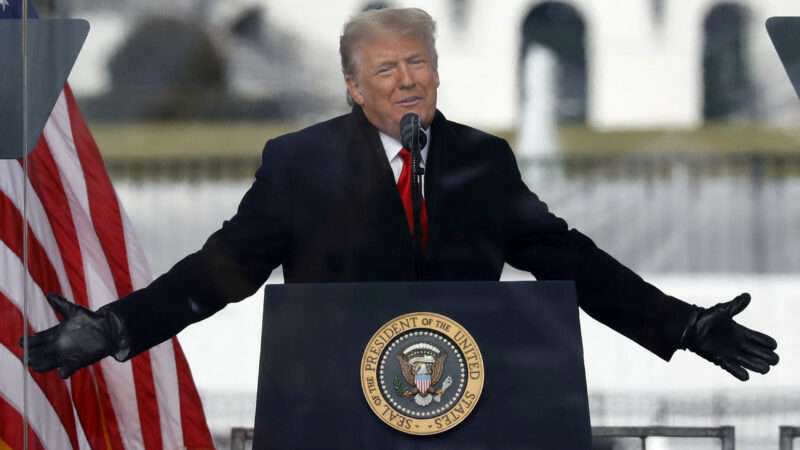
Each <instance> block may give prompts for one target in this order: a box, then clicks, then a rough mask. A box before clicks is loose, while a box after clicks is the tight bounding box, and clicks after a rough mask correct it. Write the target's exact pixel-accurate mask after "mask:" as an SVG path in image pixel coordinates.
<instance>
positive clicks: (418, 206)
mask: <svg viewBox="0 0 800 450" xmlns="http://www.w3.org/2000/svg"><path fill="white" fill-rule="evenodd" d="M415 125H416V126H415V127H414V130H413V131H414V134H413V140H412V148H411V149H409V150H411V209H412V210H413V212H414V270H415V272H416V275H417V280H421V279H422V263H423V261H424V253H423V250H422V223H421V220H422V219H421V218H422V176H423V175H425V169H424V168H423V167H422V147H423V146H424V145H425V144H424V143H422V142H421V140H420V137H421V136H425V135H424V134H423V133H422V132H421V131H420V129H419V121H416V123H415ZM423 139H424V138H423Z"/></svg>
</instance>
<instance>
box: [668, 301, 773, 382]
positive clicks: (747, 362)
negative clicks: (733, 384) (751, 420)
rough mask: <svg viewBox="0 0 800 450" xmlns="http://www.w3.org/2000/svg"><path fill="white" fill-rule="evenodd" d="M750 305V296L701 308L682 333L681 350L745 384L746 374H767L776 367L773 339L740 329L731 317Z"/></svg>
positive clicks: (742, 327)
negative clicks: (771, 368)
mask: <svg viewBox="0 0 800 450" xmlns="http://www.w3.org/2000/svg"><path fill="white" fill-rule="evenodd" d="M749 303H750V294H742V295H740V296H738V297H736V298H735V299H733V300H731V301H729V302H726V303H719V304H717V305H714V306H712V307H711V308H708V309H703V308H700V310H699V311H698V314H697V316H696V317H695V320H693V321H692V322H691V323H690V324H689V326H688V327H687V328H686V331H685V332H684V336H683V338H682V340H681V343H682V344H683V346H684V347H685V348H687V349H689V350H691V351H693V352H695V353H697V354H698V355H700V356H702V357H703V358H705V359H707V360H709V361H711V362H712V363H714V364H716V365H718V366H720V367H722V368H723V369H725V370H726V371H728V372H729V373H730V374H731V375H733V376H734V377H736V378H738V379H740V380H742V381H746V380H747V379H748V378H749V374H748V373H747V370H745V369H749V370H753V371H755V372H758V373H762V374H763V373H767V372H769V369H770V366H774V365H775V364H778V355H777V354H776V353H775V351H774V350H775V349H776V348H777V347H778V343H777V342H775V339H772V338H771V337H769V336H767V335H766V334H763V333H759V332H758V331H755V330H751V329H749V328H747V327H744V326H742V325H739V324H738V323H736V322H735V321H734V320H733V316H735V315H736V314H739V313H740V312H742V310H744V309H745V308H746V307H747V305H748V304H749Z"/></svg>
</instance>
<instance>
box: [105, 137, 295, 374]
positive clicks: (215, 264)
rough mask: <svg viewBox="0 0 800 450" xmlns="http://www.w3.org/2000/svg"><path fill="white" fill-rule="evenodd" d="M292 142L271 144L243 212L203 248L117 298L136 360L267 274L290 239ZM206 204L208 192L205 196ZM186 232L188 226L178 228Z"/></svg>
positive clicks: (115, 307)
mask: <svg viewBox="0 0 800 450" xmlns="http://www.w3.org/2000/svg"><path fill="white" fill-rule="evenodd" d="M285 150H286V149H284V148H282V146H281V145H280V144H279V143H276V142H275V141H273V142H270V143H267V145H266V147H265V149H264V152H263V157H262V164H261V167H260V168H259V169H258V171H257V172H256V176H255V181H254V182H253V184H252V186H251V187H250V188H249V190H248V191H247V193H246V194H245V195H244V197H243V198H242V200H241V203H240V204H239V207H238V210H237V212H236V214H235V215H234V216H233V217H232V218H231V219H230V220H227V221H225V222H224V223H223V225H222V228H220V229H219V230H218V231H216V232H215V233H214V234H212V235H211V236H210V237H209V238H208V240H207V241H206V243H205V244H204V245H203V247H202V248H201V249H200V250H199V251H197V252H195V253H193V254H191V255H189V256H187V257H185V258H183V259H182V260H180V261H179V262H178V263H177V264H175V265H174V266H173V267H172V268H171V269H170V270H169V271H168V272H166V273H165V274H163V275H161V276H160V277H158V278H157V279H156V280H154V281H153V282H152V283H151V284H150V285H149V286H147V287H146V288H144V289H140V290H138V291H135V292H133V293H132V294H130V295H128V296H126V297H124V298H122V299H120V300H119V301H117V302H113V303H112V304H110V305H109V308H110V309H111V311H112V312H113V313H115V314H117V315H118V316H119V317H120V318H121V319H122V321H123V323H124V324H125V328H126V331H127V333H128V338H129V342H130V348H129V349H128V351H127V352H121V353H122V355H123V358H119V359H128V358H130V357H132V356H135V355H136V354H138V353H140V352H142V351H144V350H147V349H148V348H150V347H152V346H154V345H157V344H159V343H161V342H163V341H165V340H167V339H169V338H170V337H172V336H174V335H176V334H177V333H178V332H180V331H181V330H182V329H183V328H185V327H186V326H188V325H189V324H192V323H194V322H197V321H199V320H202V319H205V318H206V317H208V316H210V315H212V314H214V313H215V312H217V311H219V310H220V309H222V308H223V307H224V306H225V305H226V304H228V303H231V302H236V301H239V300H242V299H244V298H246V297H248V296H250V295H252V294H253V293H255V292H256V291H257V290H258V288H259V287H260V286H261V285H262V284H263V283H264V282H265V281H266V279H267V278H268V277H269V274H270V273H271V272H272V270H273V269H274V268H275V267H277V266H279V265H280V264H281V263H282V262H283V260H284V257H285V255H286V251H287V250H286V249H287V248H288V246H289V245H290V241H291V233H290V229H291V227H290V226H289V222H290V221H291V216H292V212H291V207H290V205H291V204H292V203H291V200H290V198H289V197H290V193H291V183H290V180H291V179H292V178H291V173H290V170H289V168H288V166H289V164H288V162H287V159H288V157H287V155H286V154H285V153H286V151H285ZM197 203H198V205H199V206H198V208H202V199H197ZM173 232H174V233H180V230H173Z"/></svg>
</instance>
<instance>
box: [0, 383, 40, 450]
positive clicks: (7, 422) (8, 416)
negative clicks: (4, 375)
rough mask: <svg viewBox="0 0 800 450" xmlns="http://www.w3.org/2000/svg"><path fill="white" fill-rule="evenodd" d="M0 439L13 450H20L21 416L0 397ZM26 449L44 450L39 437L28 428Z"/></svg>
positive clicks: (21, 440) (21, 441) (21, 437)
mask: <svg viewBox="0 0 800 450" xmlns="http://www.w3.org/2000/svg"><path fill="white" fill-rule="evenodd" d="M0 439H2V440H3V441H5V443H6V444H8V445H9V446H10V447H11V448H13V449H14V450H22V443H23V435H22V414H20V413H19V411H17V410H16V409H15V408H14V407H13V406H12V405H11V404H10V403H8V402H7V401H6V400H5V399H4V398H3V397H2V396H0ZM28 448H29V449H30V450H45V448H44V447H43V446H42V443H41V442H40V441H39V437H38V436H36V433H34V432H33V429H31V428H30V427H28Z"/></svg>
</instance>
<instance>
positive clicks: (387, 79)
mask: <svg viewBox="0 0 800 450" xmlns="http://www.w3.org/2000/svg"><path fill="white" fill-rule="evenodd" d="M355 57H356V74H355V76H354V77H347V91H348V92H349V93H350V97H352V98H353V101H354V102H356V104H358V105H359V106H361V108H362V109H363V110H364V114H365V115H366V116H367V119H368V120H369V121H370V123H372V124H373V125H375V126H376V127H377V128H378V129H379V130H381V131H383V132H384V133H386V134H388V135H389V136H392V137H394V138H395V139H398V140H400V119H401V118H402V117H403V116H404V115H405V114H406V113H409V112H415V113H417V114H418V115H419V117H420V120H421V121H422V124H423V125H424V126H425V127H427V126H429V125H430V123H431V121H432V120H433V116H434V114H435V112H436V89H437V88H438V87H439V73H438V72H437V71H436V68H435V67H434V61H433V56H432V55H431V54H430V52H429V51H428V48H427V47H426V46H425V44H424V43H423V42H422V41H421V40H419V39H416V38H413V37H399V36H394V35H386V36H382V37H380V38H377V39H373V40H372V41H369V42H367V43H366V44H364V45H362V46H360V47H359V48H357V49H356V54H355Z"/></svg>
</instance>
